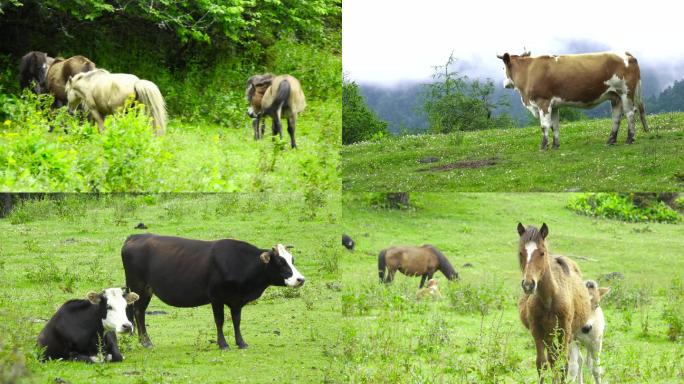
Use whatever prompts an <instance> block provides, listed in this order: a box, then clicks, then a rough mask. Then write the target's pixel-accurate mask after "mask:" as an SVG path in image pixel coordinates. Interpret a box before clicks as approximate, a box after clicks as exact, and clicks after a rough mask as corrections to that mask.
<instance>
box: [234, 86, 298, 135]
mask: <svg viewBox="0 0 684 384" xmlns="http://www.w3.org/2000/svg"><path fill="white" fill-rule="evenodd" d="M246 93H247V101H249V104H250V105H249V108H248V110H247V114H248V115H249V117H251V118H253V119H254V121H253V122H252V127H253V128H254V139H255V140H258V139H260V138H261V137H262V136H263V124H262V126H261V129H260V127H259V121H260V120H261V119H263V118H265V117H266V116H270V117H271V119H272V120H273V123H272V125H271V130H272V132H273V135H274V136H275V135H278V134H279V135H280V138H281V139H282V138H283V125H282V123H281V121H280V118H281V116H282V117H285V118H287V132H288V133H289V134H290V145H291V146H292V148H296V147H297V142H296V141H295V123H296V120H297V115H298V114H299V113H300V112H302V111H303V110H304V108H306V98H305V97H304V92H303V91H302V86H301V85H300V84H299V80H297V79H296V78H294V77H293V76H290V75H279V76H274V75H272V74H270V73H266V74H263V75H255V76H252V77H250V78H249V79H248V80H247V92H246Z"/></svg>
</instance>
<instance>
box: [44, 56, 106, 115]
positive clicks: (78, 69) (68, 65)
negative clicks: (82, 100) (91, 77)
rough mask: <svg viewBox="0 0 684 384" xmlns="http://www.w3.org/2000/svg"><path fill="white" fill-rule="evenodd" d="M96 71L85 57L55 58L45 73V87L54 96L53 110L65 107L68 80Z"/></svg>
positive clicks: (93, 65)
mask: <svg viewBox="0 0 684 384" xmlns="http://www.w3.org/2000/svg"><path fill="white" fill-rule="evenodd" d="M93 69H96V66H95V63H93V62H92V61H90V59H88V58H87V57H85V56H81V55H76V56H73V57H70V58H68V59H66V60H65V59H62V58H57V59H55V61H54V62H53V63H52V65H51V66H50V68H49V69H48V73H47V87H48V90H49V91H50V93H52V94H53V95H54V96H55V101H54V102H53V103H52V107H53V108H59V107H63V106H65V105H67V102H68V100H67V93H66V89H65V87H66V84H67V82H68V81H69V79H70V78H71V77H72V76H74V75H76V74H79V73H82V72H88V71H92V70H93Z"/></svg>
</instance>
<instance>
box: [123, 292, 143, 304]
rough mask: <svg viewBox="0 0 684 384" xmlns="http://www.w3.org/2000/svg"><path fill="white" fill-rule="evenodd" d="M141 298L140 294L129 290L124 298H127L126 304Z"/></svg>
mask: <svg viewBox="0 0 684 384" xmlns="http://www.w3.org/2000/svg"><path fill="white" fill-rule="evenodd" d="M139 298H140V296H138V294H137V293H135V292H128V293H126V294H125V295H124V299H126V304H128V305H131V304H133V303H135V302H136V300H138V299H139Z"/></svg>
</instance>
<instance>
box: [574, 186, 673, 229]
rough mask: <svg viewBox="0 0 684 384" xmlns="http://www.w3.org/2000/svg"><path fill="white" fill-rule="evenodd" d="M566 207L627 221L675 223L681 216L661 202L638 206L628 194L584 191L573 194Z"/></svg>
mask: <svg viewBox="0 0 684 384" xmlns="http://www.w3.org/2000/svg"><path fill="white" fill-rule="evenodd" d="M567 207H568V208H569V209H571V210H573V211H575V212H577V213H579V214H583V215H588V216H596V217H603V218H607V219H616V220H622V221H628V222H663V223H677V222H679V221H681V216H680V215H679V214H678V213H677V211H675V210H673V209H671V208H670V207H668V206H667V205H666V204H664V203H663V202H660V201H657V202H653V203H651V204H650V205H648V206H643V207H639V206H637V205H636V204H634V201H633V199H632V198H631V197H630V196H626V195H621V194H617V193H585V194H579V195H575V196H573V197H572V198H571V199H570V201H569V202H568V204H567Z"/></svg>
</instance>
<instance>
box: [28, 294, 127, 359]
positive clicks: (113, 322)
mask: <svg viewBox="0 0 684 384" xmlns="http://www.w3.org/2000/svg"><path fill="white" fill-rule="evenodd" d="M136 300H138V295H137V294H135V293H134V292H129V291H128V290H127V289H122V288H109V289H105V290H104V291H102V292H101V293H96V292H90V293H88V295H87V300H69V301H67V302H66V303H64V304H63V305H62V306H61V307H60V308H59V309H58V310H57V313H55V314H54V316H52V318H51V319H50V321H48V322H47V324H45V328H43V330H42V331H41V332H40V335H38V346H39V347H42V348H44V350H43V356H42V359H64V360H79V361H85V362H88V363H93V362H97V361H98V357H97V356H98V354H99V352H100V351H102V352H103V355H104V356H103V357H104V360H105V361H121V360H123V356H122V355H121V352H119V346H118V345H117V340H116V333H122V332H128V333H130V332H133V324H131V322H130V321H129V320H128V318H127V317H126V306H127V305H128V304H131V303H133V302H134V301H136Z"/></svg>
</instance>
